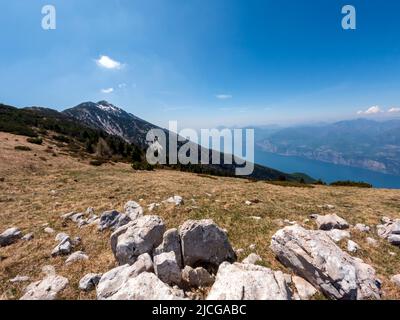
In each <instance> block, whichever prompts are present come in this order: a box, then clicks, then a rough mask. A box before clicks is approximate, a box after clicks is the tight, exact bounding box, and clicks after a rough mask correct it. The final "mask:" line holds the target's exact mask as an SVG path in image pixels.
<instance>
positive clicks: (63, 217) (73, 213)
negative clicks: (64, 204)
mask: <svg viewBox="0 0 400 320" xmlns="http://www.w3.org/2000/svg"><path fill="white" fill-rule="evenodd" d="M75 214H76V212H74V211H72V212H68V213H65V214H63V215H61V216H60V218H61V219H63V220H70V219H71V217H72V216H73V215H75Z"/></svg>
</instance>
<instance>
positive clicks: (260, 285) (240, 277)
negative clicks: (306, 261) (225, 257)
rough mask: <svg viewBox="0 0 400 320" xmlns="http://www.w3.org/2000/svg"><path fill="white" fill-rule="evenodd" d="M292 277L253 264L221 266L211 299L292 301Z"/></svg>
mask: <svg viewBox="0 0 400 320" xmlns="http://www.w3.org/2000/svg"><path fill="white" fill-rule="evenodd" d="M289 284H290V276H288V275H285V274H283V273H282V272H281V271H272V270H270V269H268V268H264V267H261V266H255V265H252V264H240V263H235V264H230V263H228V262H224V263H222V264H221V265H220V266H219V269H218V273H217V276H216V279H215V283H214V285H213V286H212V288H211V291H210V293H209V295H208V297H207V300H290V299H291V296H292V294H291V291H290V289H289Z"/></svg>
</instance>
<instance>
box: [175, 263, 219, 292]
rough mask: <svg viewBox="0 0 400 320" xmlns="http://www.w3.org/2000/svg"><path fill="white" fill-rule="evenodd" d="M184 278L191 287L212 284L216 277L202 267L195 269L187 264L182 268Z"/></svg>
mask: <svg viewBox="0 0 400 320" xmlns="http://www.w3.org/2000/svg"><path fill="white" fill-rule="evenodd" d="M182 280H183V281H184V282H186V284H187V285H189V287H191V288H203V287H209V286H211V285H212V284H213V283H214V281H215V278H214V276H212V275H211V274H210V273H209V272H208V271H207V270H206V269H204V268H202V267H198V268H196V269H193V268H192V267H190V266H186V267H185V268H184V269H183V270H182Z"/></svg>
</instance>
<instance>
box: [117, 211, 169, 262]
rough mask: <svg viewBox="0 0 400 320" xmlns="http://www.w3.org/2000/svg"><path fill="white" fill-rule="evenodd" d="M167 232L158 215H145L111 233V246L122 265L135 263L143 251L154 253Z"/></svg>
mask: <svg viewBox="0 0 400 320" xmlns="http://www.w3.org/2000/svg"><path fill="white" fill-rule="evenodd" d="M164 232H165V225H164V222H163V221H162V220H161V218H160V217H158V216H143V217H140V218H138V219H137V220H135V221H132V222H130V223H129V224H128V225H126V226H123V227H121V228H119V229H117V230H116V231H115V232H114V233H113V234H112V235H111V248H112V251H113V253H114V256H115V258H116V259H117V261H118V263H119V264H120V265H124V264H127V263H128V264H133V263H134V262H135V261H136V259H137V257H139V256H140V255H142V254H143V253H150V254H151V253H152V252H153V250H154V249H155V248H156V247H158V246H159V245H160V244H161V242H162V240H163V234H164Z"/></svg>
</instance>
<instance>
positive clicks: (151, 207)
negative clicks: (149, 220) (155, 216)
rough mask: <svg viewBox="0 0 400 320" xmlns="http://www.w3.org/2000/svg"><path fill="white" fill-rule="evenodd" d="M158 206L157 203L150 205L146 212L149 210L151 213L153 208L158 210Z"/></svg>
mask: <svg viewBox="0 0 400 320" xmlns="http://www.w3.org/2000/svg"><path fill="white" fill-rule="evenodd" d="M159 206H160V204H159V203H151V204H149V205H148V206H147V208H148V210H149V211H150V212H152V211H153V210H154V209H155V208H158V207H159Z"/></svg>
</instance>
